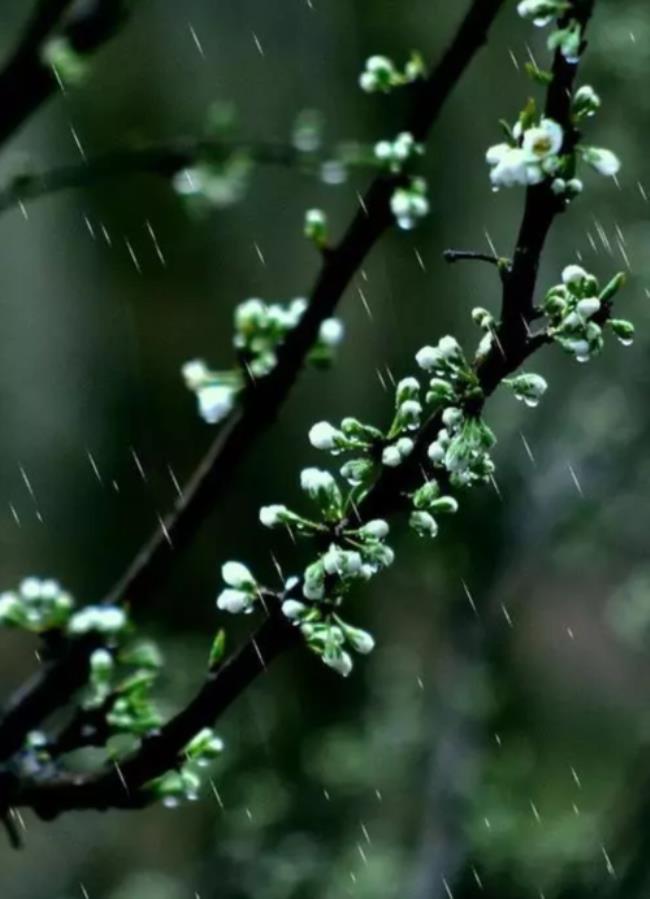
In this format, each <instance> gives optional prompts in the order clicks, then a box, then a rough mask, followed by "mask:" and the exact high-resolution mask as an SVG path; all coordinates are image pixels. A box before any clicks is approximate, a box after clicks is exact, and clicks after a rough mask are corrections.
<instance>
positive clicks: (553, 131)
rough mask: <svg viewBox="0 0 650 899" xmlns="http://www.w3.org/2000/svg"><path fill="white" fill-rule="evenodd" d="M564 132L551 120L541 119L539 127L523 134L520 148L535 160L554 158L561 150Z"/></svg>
mask: <svg viewBox="0 0 650 899" xmlns="http://www.w3.org/2000/svg"><path fill="white" fill-rule="evenodd" d="M563 141H564V131H563V130H562V126H561V125H558V123H557V122H554V121H553V119H542V120H541V122H540V123H539V125H536V126H535V127H533V128H529V129H528V130H527V131H525V132H524V137H523V144H522V148H523V150H524V152H525V153H526V154H527V155H528V156H529V157H530V158H531V159H535V160H539V161H542V160H544V159H546V158H547V157H549V156H555V155H556V154H557V153H559V152H560V150H561V149H562V143H563Z"/></svg>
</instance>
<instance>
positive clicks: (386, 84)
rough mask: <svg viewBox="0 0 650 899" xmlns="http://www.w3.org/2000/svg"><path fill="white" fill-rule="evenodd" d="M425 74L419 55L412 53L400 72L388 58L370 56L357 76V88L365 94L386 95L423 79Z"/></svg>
mask: <svg viewBox="0 0 650 899" xmlns="http://www.w3.org/2000/svg"><path fill="white" fill-rule="evenodd" d="M425 74H426V71H425V67H424V63H423V61H422V57H421V56H420V54H419V53H412V54H411V57H410V59H409V60H408V62H407V63H406V65H405V66H404V68H403V69H402V70H401V71H400V69H398V67H397V66H396V65H395V63H394V62H393V60H392V59H390V58H389V57H388V56H377V55H376V56H370V57H369V58H368V59H367V60H366V65H365V68H364V70H363V72H362V73H361V75H360V76H359V87H360V88H361V90H362V91H365V92H366V93H367V94H375V93H383V94H388V93H390V91H392V90H393V89H394V88H396V87H402V86H403V85H405V84H410V83H411V82H413V81H416V80H417V79H418V78H423V77H424V76H425Z"/></svg>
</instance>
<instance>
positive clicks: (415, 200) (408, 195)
mask: <svg viewBox="0 0 650 899" xmlns="http://www.w3.org/2000/svg"><path fill="white" fill-rule="evenodd" d="M429 208H430V207H429V200H428V197H427V182H426V181H425V179H424V178H420V177H416V178H410V179H409V181H408V183H407V184H405V185H403V186H402V187H398V188H396V189H395V190H394V191H393V195H392V196H391V198H390V209H391V212H392V213H393V215H394V216H395V219H396V221H397V224H398V225H399V227H400V228H402V230H403V231H410V230H412V229H413V228H415V226H416V225H417V223H418V222H419V221H420V219H423V218H424V217H425V216H427V215H428V214H429Z"/></svg>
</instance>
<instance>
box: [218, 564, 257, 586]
mask: <svg viewBox="0 0 650 899" xmlns="http://www.w3.org/2000/svg"><path fill="white" fill-rule="evenodd" d="M221 576H222V578H223V580H224V583H226V584H228V586H229V587H236V588H237V589H238V590H244V589H246V588H249V589H254V588H255V586H256V582H255V578H254V577H253V575H252V574H251V572H250V571H249V570H248V568H247V567H246V566H245V565H242V563H241V562H226V563H225V565H223V567H222V568H221Z"/></svg>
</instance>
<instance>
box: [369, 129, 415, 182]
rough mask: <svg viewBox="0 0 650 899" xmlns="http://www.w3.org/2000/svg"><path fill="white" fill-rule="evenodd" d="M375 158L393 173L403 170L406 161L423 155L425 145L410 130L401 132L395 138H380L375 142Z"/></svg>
mask: <svg viewBox="0 0 650 899" xmlns="http://www.w3.org/2000/svg"><path fill="white" fill-rule="evenodd" d="M374 153H375V159H376V160H377V161H378V162H380V163H381V165H383V166H385V167H386V168H387V169H388V170H389V171H390V172H393V174H398V173H399V172H401V171H402V168H403V167H404V165H405V163H407V162H409V161H410V160H411V159H413V158H414V157H415V156H422V154H423V153H424V147H423V146H422V144H418V143H416V141H415V138H414V137H413V135H412V134H411V133H410V132H408V131H402V132H400V133H399V134H398V135H397V137H396V138H395V140H392V141H391V140H380V141H379V142H378V143H376V144H375V150H374Z"/></svg>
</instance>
